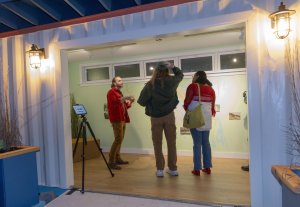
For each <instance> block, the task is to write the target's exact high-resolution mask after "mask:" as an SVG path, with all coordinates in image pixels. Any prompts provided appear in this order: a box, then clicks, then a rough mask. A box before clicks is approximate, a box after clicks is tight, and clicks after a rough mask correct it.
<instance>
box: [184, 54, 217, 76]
mask: <svg viewBox="0 0 300 207" xmlns="http://www.w3.org/2000/svg"><path fill="white" fill-rule="evenodd" d="M180 61H181V70H182V71H183V72H184V73H187V72H196V71H199V70H201V71H211V70H212V56H208V57H195V58H185V59H181V60H180Z"/></svg>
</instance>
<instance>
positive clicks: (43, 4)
mask: <svg viewBox="0 0 300 207" xmlns="http://www.w3.org/2000/svg"><path fill="white" fill-rule="evenodd" d="M30 1H31V2H32V3H33V4H34V5H35V6H37V7H38V8H40V9H41V10H42V11H43V12H45V13H46V14H48V15H49V16H50V17H51V18H53V19H54V20H56V21H60V20H61V19H62V17H61V14H60V13H58V12H57V11H55V10H54V9H53V8H52V7H50V6H49V5H48V4H47V3H46V2H45V1H43V0H30Z"/></svg>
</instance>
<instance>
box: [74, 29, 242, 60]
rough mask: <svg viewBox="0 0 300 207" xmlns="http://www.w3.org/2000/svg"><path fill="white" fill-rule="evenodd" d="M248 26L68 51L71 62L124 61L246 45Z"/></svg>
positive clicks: (206, 30) (192, 32) (185, 33)
mask: <svg viewBox="0 0 300 207" xmlns="http://www.w3.org/2000/svg"><path fill="white" fill-rule="evenodd" d="M244 28H245V26H244V24H236V25H228V26H222V27H214V28H207V29H205V30H201V31H189V32H184V33H181V34H171V35H168V36H166V35H164V36H156V37H150V38H147V39H142V40H135V41H131V42H116V43H113V44H105V45H99V46H94V47H87V48H82V49H76V50H70V51H68V59H69V63H70V62H78V61H86V60H96V59H105V58H115V57H118V58H122V57H130V56H137V55H142V54H153V53H155V54H158V53H167V52H170V51H178V50H181V51H184V50H193V49H204V48H212V47H222V46H232V45H244V44H245V35H244Z"/></svg>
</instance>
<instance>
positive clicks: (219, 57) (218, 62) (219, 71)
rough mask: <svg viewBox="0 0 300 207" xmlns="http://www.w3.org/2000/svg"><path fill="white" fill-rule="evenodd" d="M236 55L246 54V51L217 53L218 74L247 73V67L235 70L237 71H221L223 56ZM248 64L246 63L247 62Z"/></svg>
mask: <svg viewBox="0 0 300 207" xmlns="http://www.w3.org/2000/svg"><path fill="white" fill-rule="evenodd" d="M235 53H245V57H246V55H247V54H246V51H245V50H231V51H221V52H218V53H217V70H216V72H218V73H234V72H246V70H247V67H245V68H235V69H221V55H230V54H235ZM245 62H246V61H245Z"/></svg>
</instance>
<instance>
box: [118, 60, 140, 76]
mask: <svg viewBox="0 0 300 207" xmlns="http://www.w3.org/2000/svg"><path fill="white" fill-rule="evenodd" d="M114 71H115V76H120V77H121V78H140V76H141V72H140V63H134V64H126V65H116V66H114Z"/></svg>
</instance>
